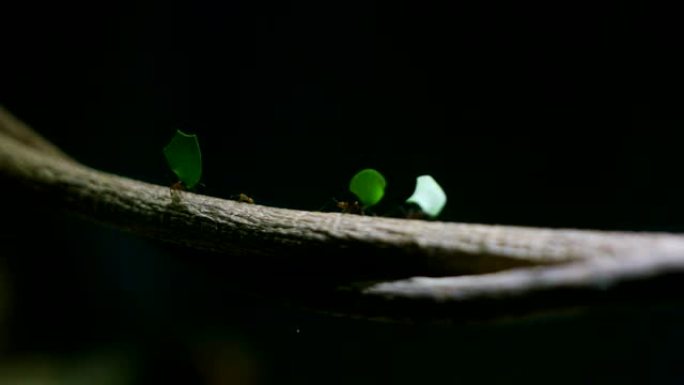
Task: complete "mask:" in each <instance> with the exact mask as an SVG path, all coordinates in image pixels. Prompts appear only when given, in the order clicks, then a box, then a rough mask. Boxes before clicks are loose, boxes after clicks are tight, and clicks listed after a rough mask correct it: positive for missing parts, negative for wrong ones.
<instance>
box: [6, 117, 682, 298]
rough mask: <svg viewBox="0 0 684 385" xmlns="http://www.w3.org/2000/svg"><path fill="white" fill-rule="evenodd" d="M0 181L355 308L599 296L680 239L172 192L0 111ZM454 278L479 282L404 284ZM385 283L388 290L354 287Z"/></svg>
mask: <svg viewBox="0 0 684 385" xmlns="http://www.w3.org/2000/svg"><path fill="white" fill-rule="evenodd" d="M0 177H2V178H4V179H6V180H7V183H5V184H4V186H5V187H4V188H6V189H8V188H9V189H13V190H15V191H19V192H21V194H22V195H24V196H27V197H29V198H30V199H34V200H35V201H42V202H45V203H46V204H48V205H51V206H54V207H59V208H64V209H67V210H69V211H72V212H75V213H77V214H79V215H82V216H84V217H87V218H90V219H93V220H96V221H99V222H101V223H105V224H109V225H112V226H114V227H117V228H119V229H122V230H126V231H130V232H133V233H136V234H140V235H144V236H148V237H152V238H155V239H159V240H162V241H166V242H172V243H177V244H181V245H184V246H187V247H190V248H195V249H199V250H206V251H211V252H218V253H223V254H226V255H227V256H228V259H227V260H228V261H232V262H230V263H231V264H233V265H234V266H235V267H236V268H240V267H241V266H242V265H243V263H245V262H246V261H250V263H254V262H255V261H257V262H256V263H257V264H259V265H260V269H261V270H262V271H269V270H270V272H271V275H275V274H277V273H278V272H279V269H281V268H282V267H283V266H286V267H288V268H289V270H288V271H289V272H293V271H295V272H297V273H299V277H303V276H308V277H309V278H310V279H312V280H318V281H320V282H323V281H326V279H327V278H328V277H330V282H329V284H331V285H333V286H335V288H336V289H335V290H334V292H335V293H336V294H335V295H338V294H339V295H341V297H344V298H346V299H347V300H350V299H351V302H353V303H354V304H356V305H358V303H360V302H359V301H366V300H368V301H369V303H378V302H377V301H380V302H383V303H385V302H387V303H395V302H396V301H397V300H398V299H399V300H407V301H418V302H420V303H434V304H440V306H441V305H443V304H445V303H454V304H459V303H466V302H472V301H478V300H482V299H486V300H492V299H497V300H500V301H505V300H509V299H511V298H520V297H528V296H530V295H531V293H538V292H553V291H555V290H566V289H568V288H582V289H589V290H604V289H605V288H606V287H607V286H611V285H617V284H619V283H621V282H625V281H632V280H635V279H643V278H648V277H653V276H659V275H662V274H665V273H671V272H673V271H674V272H679V271H681V270H682V269H684V237H681V236H677V235H668V234H649V233H639V234H638V233H617V232H601V231H579V230H552V229H541V228H522V227H510V226H487V225H474V224H459V223H444V222H427V221H419V220H401V219H392V218H378V217H364V216H356V215H349V214H338V213H319V212H306V211H296V210H288V209H282V208H273V207H265V206H259V205H250V204H245V203H240V202H235V201H230V200H222V199H218V198H212V197H208V196H203V195H197V194H193V193H190V192H179V191H171V190H170V189H169V188H168V187H162V186H156V185H152V184H148V183H144V182H140V181H134V180H131V179H127V178H124V177H120V176H116V175H112V174H108V173H105V172H102V171H97V170H93V169H90V168H88V167H86V166H83V165H81V164H79V163H77V162H75V161H73V160H71V159H70V158H69V157H68V156H66V155H64V154H63V153H62V152H61V151H60V150H59V149H58V148H56V147H55V146H54V145H52V144H51V143H50V142H48V141H47V140H45V139H43V138H42V137H41V136H40V135H38V134H36V133H35V132H33V131H32V130H31V129H30V128H28V127H27V126H26V125H24V124H22V123H21V122H19V121H18V120H17V119H15V118H14V117H13V116H11V115H10V114H9V113H8V112H7V111H5V110H3V109H0ZM462 274H478V275H470V276H459V277H447V278H412V279H409V280H405V278H408V277H412V276H417V275H428V276H433V277H441V276H449V275H462ZM333 277H334V278H333ZM281 278H282V277H281ZM386 279H399V281H396V282H384V283H379V284H373V283H371V284H367V285H365V284H359V283H358V282H359V281H360V280H366V281H371V282H372V281H375V282H377V281H381V280H386ZM340 293H341V294H340ZM319 299H320V301H322V302H325V301H326V300H327V299H329V298H327V297H325V298H319ZM314 302H315V301H314ZM402 303H405V302H402ZM402 306H403V305H402ZM366 309H367V308H366ZM332 310H333V311H340V309H332ZM362 311H365V310H362ZM342 312H344V311H343V310H342Z"/></svg>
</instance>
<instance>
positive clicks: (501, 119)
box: [0, 1, 684, 384]
mask: <svg viewBox="0 0 684 385" xmlns="http://www.w3.org/2000/svg"><path fill="white" fill-rule="evenodd" d="M450 3H451V2H443V3H442V2H434V3H433V2H420V3H418V2H416V3H414V4H409V3H408V2H400V3H392V2H387V3H380V2H372V1H368V2H359V3H353V2H352V3H349V2H278V3H276V4H268V3H261V2H249V1H236V2H209V1H186V2H159V3H157V4H155V3H152V2H145V3H140V4H134V5H129V4H124V3H119V4H116V5H112V4H102V3H97V2H95V3H89V4H71V3H62V2H52V3H48V4H41V3H38V2H31V1H22V2H10V3H9V4H4V5H3V10H2V15H3V17H2V19H3V22H2V25H1V26H0V32H1V36H2V47H1V48H0V103H2V104H3V105H4V106H5V107H7V108H8V109H9V110H10V111H13V112H14V113H15V114H16V115H17V116H19V117H20V118H22V119H24V120H25V121H27V122H28V123H29V124H31V125H32V126H33V127H35V128H36V129H37V130H38V131H39V132H41V133H43V134H44V135H45V136H47V137H48V138H49V139H50V140H52V141H53V142H54V143H56V144H58V145H59V146H60V147H61V148H63V149H64V150H65V151H66V152H67V153H69V154H71V155H73V156H74V157H75V158H76V159H78V160H79V161H81V162H83V163H85V164H87V165H90V166H92V167H95V168H98V169H102V170H106V171H110V172H113V173H117V174H121V175H125V176H129V177H132V178H136V179H140V180H145V181H149V182H153V183H158V184H162V185H170V184H171V183H173V182H174V181H175V180H174V178H173V176H172V174H171V173H170V172H169V170H168V168H167V166H166V164H165V161H164V159H163V156H162V153H161V149H162V148H163V146H164V145H165V144H166V143H167V142H168V140H169V139H170V138H171V136H172V135H173V132H174V131H175V130H176V129H183V130H185V131H190V132H195V133H197V134H198V136H199V140H200V144H201V146H202V150H203V159H204V177H203V182H204V184H205V187H203V188H202V189H201V190H200V192H202V193H205V194H209V195H213V196H218V197H223V198H229V197H231V196H234V195H235V194H238V193H240V192H244V193H247V194H249V195H250V196H252V197H253V198H255V200H256V201H257V202H259V203H262V204H267V205H274V206H282V207H290V208H299V209H310V210H317V209H320V208H321V207H322V206H324V205H326V204H329V203H330V201H331V198H333V197H340V196H342V195H343V194H344V191H345V188H346V183H347V181H348V180H349V178H350V177H351V176H352V175H353V174H354V173H355V172H356V171H358V170H359V169H360V168H364V167H374V168H377V169H379V170H380V171H382V172H383V173H384V174H385V175H386V177H387V179H388V183H389V185H388V191H387V193H388V194H387V197H386V199H385V203H384V204H383V205H382V206H381V208H380V209H379V210H380V211H383V210H391V209H392V208H393V207H394V206H396V205H397V204H399V203H401V202H402V200H403V199H405V198H406V197H407V196H408V195H409V194H410V193H411V191H412V188H413V185H414V183H415V177H416V176H417V175H420V174H424V173H429V174H431V175H433V176H434V177H435V178H436V179H437V180H438V181H439V182H440V183H441V184H442V186H443V187H444V189H445V190H446V192H447V194H448V196H449V203H448V205H447V207H446V209H445V211H444V213H443V215H442V217H441V219H442V220H447V221H460V222H478V223H498V224H515V225H532V226H546V227H577V228H596V229H619V230H655V231H673V232H679V231H681V230H682V229H683V228H684V219H683V218H684V203H682V200H681V197H682V196H683V193H684V184H682V182H681V180H682V178H681V171H680V170H681V164H682V160H681V158H682V157H681V151H680V148H681V135H680V132H681V129H682V127H684V115H683V114H682V108H681V105H682V102H684V100H683V99H684V93H683V92H682V89H684V88H683V86H684V76H683V75H682V68H684V60H682V59H681V58H680V56H681V55H680V52H679V51H680V45H681V41H682V40H681V38H682V31H681V29H682V27H681V26H682V23H681V21H680V18H681V16H680V14H679V13H678V12H677V10H676V9H674V7H673V8H667V7H666V6H660V5H656V4H649V5H645V4H637V3H625V2H602V3H601V4H590V5H587V4H579V3H573V4H565V3H558V2H547V3H544V4H520V3H515V2H513V3H510V4H509V3H506V4H495V3H487V2H480V3H477V4H459V5H456V4H450ZM466 3H467V2H466ZM0 194H2V193H0ZM3 210H4V212H5V214H4V215H5V219H4V224H3V225H2V237H3V238H4V240H3V243H5V246H6V247H5V248H4V249H5V251H4V252H2V253H1V254H0V255H2V258H0V267H2V268H1V269H0V276H3V277H4V278H3V279H4V281H5V283H4V285H5V286H6V287H5V289H4V290H5V293H7V294H6V295H5V297H7V298H6V299H5V301H4V302H5V306H4V309H5V310H4V320H5V321H4V324H5V327H4V330H3V333H4V334H5V338H4V340H3V339H1V338H0V341H4V343H0V349H2V351H1V352H2V354H3V355H2V356H0V357H2V358H5V360H4V361H5V362H6V364H3V365H2V366H0V380H2V379H3V377H2V376H3V375H4V376H5V377H4V378H5V379H7V378H12V377H8V376H11V375H16V376H23V375H26V376H29V375H35V373H36V370H34V368H35V367H36V366H40V365H43V366H46V367H49V368H53V369H51V370H53V371H56V372H57V374H54V373H53V372H50V371H48V372H49V373H48V374H47V375H46V376H47V377H50V378H52V377H55V378H57V377H59V378H61V379H62V380H63V381H65V382H66V383H77V380H73V378H71V377H69V375H71V374H63V373H71V372H70V371H69V370H73V371H75V372H79V371H80V370H81V369H74V368H75V367H81V366H80V365H81V364H82V363H83V362H89V363H91V364H89V365H90V366H88V367H89V368H91V369H90V370H91V372H92V373H96V374H92V376H97V373H100V372H97V370H102V371H103V373H109V374H107V377H108V378H115V379H114V380H111V381H113V382H112V383H117V384H119V383H121V384H128V383H135V384H138V383H140V384H142V383H157V382H160V383H169V382H173V381H174V380H176V381H178V382H181V383H209V384H221V383H238V384H239V383H245V384H250V383H278V384H289V383H292V384H302V383H416V382H424V383H433V382H436V381H438V380H449V379H451V380H454V381H458V380H461V382H465V383H469V382H470V383H473V382H477V383H482V382H522V381H524V382H528V383H548V382H549V378H553V382H555V383H578V382H579V383H606V382H618V383H643V382H662V383H667V382H673V383H677V382H678V380H681V379H682V377H684V372H682V371H681V369H678V368H679V367H680V366H678V365H679V363H678V362H676V356H678V355H679V353H678V352H679V350H680V348H679V346H680V345H681V343H682V342H684V333H683V332H682V331H681V328H680V327H679V324H680V323H681V321H682V318H683V315H684V313H682V312H681V306H674V307H662V306H660V305H657V304H653V305H652V306H651V305H649V306H647V307H643V306H641V307H632V306H623V307H620V308H619V309H618V308H610V309H591V310H589V311H587V312H582V313H568V314H561V315H555V316H553V317H542V318H535V319H531V320H530V319H525V320H517V321H514V322H513V321H512V322H505V323H501V322H496V323H485V324H475V325H472V324H469V325H459V326H455V327H431V326H427V325H421V326H406V325H384V324H377V323H368V322H362V321H352V320H346V319H336V318H331V317H327V316H322V315H317V314H313V313H310V312H306V311H302V310H298V309H293V308H289V307H283V306H282V305H281V304H279V303H274V302H273V301H268V300H264V299H256V298H252V297H249V296H245V294H244V293H241V292H240V290H238V289H237V288H234V287H230V282H225V280H222V279H221V276H220V273H217V271H218V272H220V269H207V268H206V264H200V265H196V264H193V263H192V262H191V261H193V259H195V258H203V259H205V258H207V257H206V256H197V255H194V254H193V253H192V252H189V251H187V250H178V249H176V248H173V247H170V246H166V245H160V244H157V243H155V242H151V241H148V240H144V239H139V238H137V237H134V236H130V235H127V234H121V233H118V232H116V231H114V230H111V229H108V228H104V227H99V226H96V225H93V224H91V223H89V222H84V221H82V220H80V219H77V218H73V217H71V216H69V215H67V214H64V213H60V212H47V213H46V212H44V211H42V210H37V209H36V210H35V211H28V212H27V211H20V210H18V209H17V208H16V207H5V208H3ZM36 237H38V239H39V240H38V241H37V240H36ZM217 264H218V263H217ZM208 270H213V271H208ZM2 302H3V301H0V303H2ZM0 308H2V307H0ZM0 314H3V312H0ZM2 319H3V316H0V320H2ZM0 324H2V323H1V321H0ZM298 330H299V332H298ZM0 335H2V334H0ZM36 355H38V356H40V357H42V358H41V359H40V360H39V363H36V361H37V359H35V358H34V357H35V356H36ZM22 365H23V366H22ZM98 365H99V366H98ZM107 365H109V366H107ZM110 366H111V368H110ZM24 367H27V368H28V369H25V370H24V369H21V368H24ZM40 367H42V366H40ZM17 368H19V369H17ZM54 368H57V369H54ZM69 368H71V369H69ZM92 368H96V369H97V370H96V369H92ZM98 368H99V369H98ZM102 368H105V369H102ZM107 368H108V369H107ZM106 370H110V372H107V371H106ZM91 372H88V371H85V373H91ZM114 372H115V373H119V375H120V377H121V379H119V380H116V378H117V377H116V376H112V375H111V373H114ZM3 373H4V374H3ZM6 373H10V374H6ZM17 373H19V374H17ZM121 373H125V374H126V375H123V374H121ZM60 376H62V377H60ZM83 376H86V374H84V375H83ZM231 376H233V377H231ZM234 376H242V377H234ZM64 378H67V379H66V380H64ZM236 378H237V379H236ZM240 378H242V379H240ZM116 381H119V382H116ZM221 381H224V382H221ZM96 382H98V383H99V381H96Z"/></svg>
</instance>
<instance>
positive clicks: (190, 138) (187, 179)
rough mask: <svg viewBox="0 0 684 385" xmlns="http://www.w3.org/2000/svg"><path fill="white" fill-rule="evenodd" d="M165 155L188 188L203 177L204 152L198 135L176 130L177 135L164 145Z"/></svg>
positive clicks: (179, 178) (170, 165)
mask: <svg viewBox="0 0 684 385" xmlns="http://www.w3.org/2000/svg"><path fill="white" fill-rule="evenodd" d="M164 156H165V157H166V161H167V162H168V164H169V167H170V168H171V170H172V171H173V172H174V174H176V176H177V177H178V180H179V181H181V182H183V184H184V185H185V187H186V188H188V189H191V188H193V187H195V185H196V184H197V183H198V182H199V181H200V178H201V177H202V154H201V152H200V147H199V142H198V141H197V135H194V134H193V135H190V134H186V133H184V132H182V131H181V130H177V131H176V135H175V136H174V137H173V139H171V142H169V144H168V145H166V147H164Z"/></svg>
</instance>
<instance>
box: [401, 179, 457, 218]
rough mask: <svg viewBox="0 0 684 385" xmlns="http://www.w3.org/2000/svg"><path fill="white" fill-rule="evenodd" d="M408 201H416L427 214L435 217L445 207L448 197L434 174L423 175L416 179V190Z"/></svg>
mask: <svg viewBox="0 0 684 385" xmlns="http://www.w3.org/2000/svg"><path fill="white" fill-rule="evenodd" d="M406 202H407V203H415V204H416V205H418V207H420V209H421V210H423V212H424V213H425V214H427V215H428V216H429V217H432V218H435V217H436V216H438V215H439V213H441V212H442V209H444V206H445V205H446V202H447V197H446V194H445V193H444V190H442V187H440V185H439V184H438V183H437V181H435V179H434V178H433V177H432V176H430V175H421V176H419V177H418V178H417V179H416V190H415V191H414V192H413V195H411V197H409V199H407V200H406Z"/></svg>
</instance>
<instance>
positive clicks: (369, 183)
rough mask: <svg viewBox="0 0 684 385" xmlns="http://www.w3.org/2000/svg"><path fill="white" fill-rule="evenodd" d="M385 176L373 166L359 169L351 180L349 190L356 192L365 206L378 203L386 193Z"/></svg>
mask: <svg viewBox="0 0 684 385" xmlns="http://www.w3.org/2000/svg"><path fill="white" fill-rule="evenodd" d="M385 186H387V182H386V181H385V177H384V176H382V174H380V173H379V172H378V171H376V170H373V169H372V168H367V169H364V170H361V171H359V172H358V173H357V174H356V175H354V176H353V177H352V179H351V181H350V182H349V191H351V192H352V193H354V195H356V197H357V198H359V202H361V204H363V206H364V207H370V206H374V205H376V204H378V202H380V200H382V197H383V196H384V195H385Z"/></svg>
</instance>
